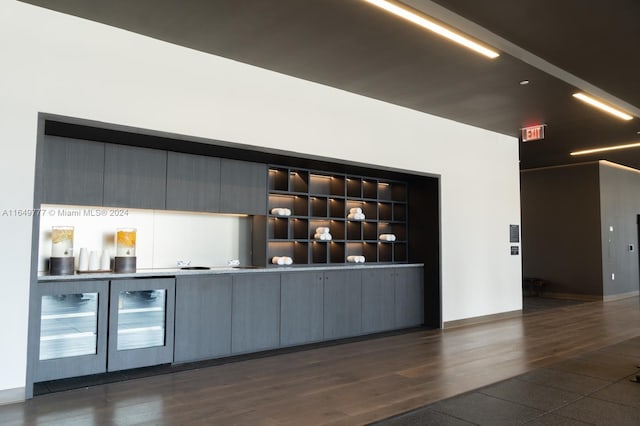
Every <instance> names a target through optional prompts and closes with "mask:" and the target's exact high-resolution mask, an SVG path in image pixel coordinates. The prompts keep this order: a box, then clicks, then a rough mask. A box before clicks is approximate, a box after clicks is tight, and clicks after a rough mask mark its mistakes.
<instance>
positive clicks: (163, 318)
mask: <svg viewBox="0 0 640 426" xmlns="http://www.w3.org/2000/svg"><path fill="white" fill-rule="evenodd" d="M109 300H110V306H109V347H108V356H109V358H108V363H107V371H118V370H124V369H128V368H138V367H145V366H148V365H157V364H167V363H170V362H172V361H173V340H174V333H173V326H174V303H175V278H138V279H135V278H134V279H124V280H114V281H111V286H110V297H109Z"/></svg>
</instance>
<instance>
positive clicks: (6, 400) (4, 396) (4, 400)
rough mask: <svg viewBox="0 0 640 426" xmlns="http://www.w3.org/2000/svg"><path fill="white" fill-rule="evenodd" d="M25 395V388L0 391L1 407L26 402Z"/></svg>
mask: <svg viewBox="0 0 640 426" xmlns="http://www.w3.org/2000/svg"><path fill="white" fill-rule="evenodd" d="M25 395H26V394H25V388H13V389H5V390H0V405H6V404H15V403H16V402H24V401H25V399H26V397H25Z"/></svg>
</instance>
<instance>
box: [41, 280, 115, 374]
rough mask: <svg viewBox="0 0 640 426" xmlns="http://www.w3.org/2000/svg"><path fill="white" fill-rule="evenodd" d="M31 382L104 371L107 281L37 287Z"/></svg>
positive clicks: (70, 282)
mask: <svg viewBox="0 0 640 426" xmlns="http://www.w3.org/2000/svg"><path fill="white" fill-rule="evenodd" d="M37 290H38V302H37V304H38V309H36V310H35V314H36V315H39V318H37V319H34V320H33V323H34V324H37V325H36V328H37V330H36V332H35V333H34V335H35V336H39V340H38V342H37V344H34V345H30V350H35V351H36V352H37V353H36V354H34V355H33V357H34V359H37V360H38V361H37V362H36V363H35V369H34V381H35V382H39V381H45V380H55V379H63V378H67V377H75V376H85V375H88V374H97V373H104V372H105V371H106V370H107V306H108V304H109V302H108V300H109V282H108V281H69V282H64V281H63V282H55V283H42V284H38V288H37Z"/></svg>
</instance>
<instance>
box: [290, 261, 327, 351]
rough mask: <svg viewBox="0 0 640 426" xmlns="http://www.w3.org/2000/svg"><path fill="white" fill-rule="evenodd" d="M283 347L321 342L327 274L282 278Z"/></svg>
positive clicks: (301, 273)
mask: <svg viewBox="0 0 640 426" xmlns="http://www.w3.org/2000/svg"><path fill="white" fill-rule="evenodd" d="M281 286H282V290H281V302H280V312H281V314H280V345H281V346H291V345H299V344H303V343H309V342H317V341H320V340H322V338H323V336H324V332H323V327H324V325H323V321H324V315H323V309H324V303H323V300H324V294H323V293H324V274H323V273H322V272H306V271H305V272H288V273H285V274H282V278H281Z"/></svg>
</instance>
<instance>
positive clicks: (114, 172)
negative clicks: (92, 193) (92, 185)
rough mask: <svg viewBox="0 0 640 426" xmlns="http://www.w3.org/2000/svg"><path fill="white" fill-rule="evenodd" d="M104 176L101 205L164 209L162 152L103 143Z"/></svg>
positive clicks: (165, 171)
mask: <svg viewBox="0 0 640 426" xmlns="http://www.w3.org/2000/svg"><path fill="white" fill-rule="evenodd" d="M104 173H105V174H104V205H105V206H115V207H130V208H140V209H164V208H165V197H166V187H167V152H166V151H160V150H156V149H148V148H138V147H133V146H124V145H111V144H107V145H106V146H105V164H104Z"/></svg>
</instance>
